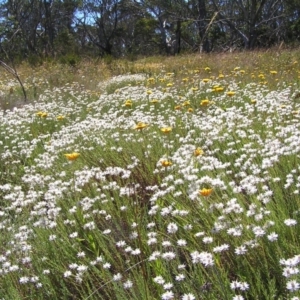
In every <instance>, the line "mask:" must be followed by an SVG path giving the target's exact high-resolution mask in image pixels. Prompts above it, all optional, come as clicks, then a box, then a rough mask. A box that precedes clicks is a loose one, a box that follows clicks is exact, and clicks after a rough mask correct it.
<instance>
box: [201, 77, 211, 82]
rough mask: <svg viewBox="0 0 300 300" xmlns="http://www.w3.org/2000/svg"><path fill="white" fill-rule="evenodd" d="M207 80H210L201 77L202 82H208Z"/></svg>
mask: <svg viewBox="0 0 300 300" xmlns="http://www.w3.org/2000/svg"><path fill="white" fill-rule="evenodd" d="M209 81H210V79H209V78H203V79H202V82H204V83H206V82H209Z"/></svg>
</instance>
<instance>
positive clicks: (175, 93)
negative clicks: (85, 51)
mask: <svg viewBox="0 0 300 300" xmlns="http://www.w3.org/2000/svg"><path fill="white" fill-rule="evenodd" d="M273 51H274V52H273ZM298 62H299V63H300V55H299V51H282V52H278V51H277V52H276V51H275V50H272V51H267V52H261V53H260V52H250V53H249V52H247V53H234V54H226V55H225V54H219V55H189V56H178V57H168V58H163V59H162V58H159V57H152V58H146V59H140V60H137V61H135V62H130V61H125V60H116V61H114V60H112V61H109V62H107V61H106V62H105V61H98V62H92V61H85V62H81V63H79V64H78V65H77V66H75V67H69V66H66V65H55V64H50V63H48V64H46V63H45V64H44V65H42V66H39V67H37V68H34V69H32V68H30V67H29V66H28V65H23V66H20V67H19V73H20V77H21V78H22V80H23V82H24V85H25V87H26V88H27V91H28V95H29V97H28V98H29V102H28V103H23V102H22V101H20V99H21V98H20V97H21V90H20V88H19V86H18V84H17V82H16V81H15V80H14V79H13V78H10V77H9V75H7V74H3V76H1V83H0V95H1V107H2V108H1V110H0V127H1V128H0V129H1V137H0V160H1V161H0V162H1V163H0V201H1V208H0V230H1V235H0V243H1V245H2V247H1V252H0V298H4V299H103V300H106V299H149V300H150V299H151V300H152V299H153V300H154V299H163V300H166V299H183V300H187V299H235V300H238V299H294V300H296V299H298V297H299V296H300V292H299V290H300V279H299V264H300V252H299V246H300V240H299V237H298V235H299V234H298V233H299V222H300V219H299V212H300V204H299V187H300V168H299V166H298V161H299V155H300V153H299V152H300V148H299V138H300V127H299V118H300V101H299V99H300V97H299V93H300V90H299V80H300V78H299V76H300V69H299V63H298Z"/></svg>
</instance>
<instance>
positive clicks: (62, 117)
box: [56, 115, 65, 121]
mask: <svg viewBox="0 0 300 300" xmlns="http://www.w3.org/2000/svg"><path fill="white" fill-rule="evenodd" d="M64 118H65V116H62V115H60V116H57V117H56V119H57V120H58V121H61V120H63V119H64Z"/></svg>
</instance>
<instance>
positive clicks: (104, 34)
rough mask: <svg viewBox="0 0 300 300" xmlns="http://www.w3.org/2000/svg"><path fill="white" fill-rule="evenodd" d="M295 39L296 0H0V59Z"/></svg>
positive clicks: (249, 45) (299, 34)
mask: <svg viewBox="0 0 300 300" xmlns="http://www.w3.org/2000/svg"><path fill="white" fill-rule="evenodd" d="M299 40H300V0H94V1H92V0H2V1H1V0H0V45H1V46H0V59H4V57H8V56H9V57H10V58H13V59H18V60H24V59H26V60H29V61H32V62H35V61H38V60H39V59H44V58H45V57H50V58H51V57H56V58H60V59H62V60H65V61H66V62H68V63H71V64H72V63H74V64H75V63H76V60H77V59H78V58H79V57H84V56H88V57H90V56H92V57H93V56H112V57H132V58H134V57H137V56H139V55H143V56H148V55H156V54H168V55H171V54H178V53H181V52H212V51H234V50H236V49H257V48H269V47H272V46H274V45H280V44H281V43H285V44H288V45H298V43H299Z"/></svg>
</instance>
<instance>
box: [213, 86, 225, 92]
mask: <svg viewBox="0 0 300 300" xmlns="http://www.w3.org/2000/svg"><path fill="white" fill-rule="evenodd" d="M213 91H214V92H223V91H224V88H223V87H221V86H217V87H214V88H213Z"/></svg>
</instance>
